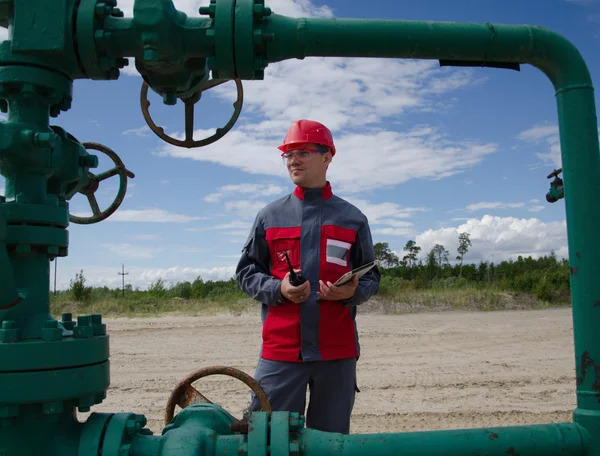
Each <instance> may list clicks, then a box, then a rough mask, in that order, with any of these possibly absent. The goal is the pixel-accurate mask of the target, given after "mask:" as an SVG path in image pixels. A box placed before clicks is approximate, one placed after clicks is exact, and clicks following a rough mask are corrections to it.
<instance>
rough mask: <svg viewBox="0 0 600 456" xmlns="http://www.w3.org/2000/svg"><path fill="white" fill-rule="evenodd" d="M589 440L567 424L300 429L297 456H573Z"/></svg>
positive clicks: (580, 451)
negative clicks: (349, 431)
mask: <svg viewBox="0 0 600 456" xmlns="http://www.w3.org/2000/svg"><path fill="white" fill-rule="evenodd" d="M590 441H591V439H590V436H589V435H588V433H587V432H586V430H585V429H583V428H582V427H581V426H578V425H576V424H572V423H560V424H545V425H537V426H515V427H499V428H490V429H460V430H444V431H427V432H411V433H400V434H370V435H369V434H367V435H361V434H356V435H341V434H331V433H327V432H321V431H315V430H312V429H305V430H303V431H302V432H301V434H300V437H299V438H298V442H299V445H300V451H301V454H305V455H310V456H325V455H331V456H364V455H377V456H387V455H389V456H392V455H393V456H396V455H398V454H402V455H403V456H424V455H427V456H453V455H456V456H464V455H469V454H473V455H475V454H477V455H485V456H507V455H509V456H517V455H519V456H525V455H527V456H536V455H539V456H566V455H569V456H574V455H583V454H585V452H586V451H587V448H588V447H589V445H590Z"/></svg>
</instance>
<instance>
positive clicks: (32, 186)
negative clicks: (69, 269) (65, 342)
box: [0, 91, 51, 339]
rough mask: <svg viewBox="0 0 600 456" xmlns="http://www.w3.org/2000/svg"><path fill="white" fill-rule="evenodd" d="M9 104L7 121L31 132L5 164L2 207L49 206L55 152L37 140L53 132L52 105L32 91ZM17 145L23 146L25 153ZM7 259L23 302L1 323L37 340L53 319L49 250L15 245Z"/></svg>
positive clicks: (1, 317)
mask: <svg viewBox="0 0 600 456" xmlns="http://www.w3.org/2000/svg"><path fill="white" fill-rule="evenodd" d="M8 104H9V111H8V122H9V123H13V124H16V125H19V126H20V127H21V128H22V129H23V130H25V131H26V132H29V133H28V134H22V135H21V137H19V138H18V140H17V142H16V144H13V147H14V148H17V150H13V151H12V152H11V153H12V155H10V154H9V155H7V158H6V160H5V163H4V165H5V167H4V169H3V171H4V175H5V181H6V199H7V202H5V203H4V204H6V205H9V204H37V205H42V204H45V203H46V198H47V178H48V175H49V173H50V171H51V170H50V153H51V149H50V148H49V147H47V146H46V147H42V146H41V145H40V144H37V143H36V137H35V135H36V134H37V133H40V132H41V133H45V132H50V129H49V127H48V125H49V108H48V101H47V100H45V99H44V97H42V96H40V95H38V94H36V93H33V92H32V91H29V92H28V93H15V94H11V95H10V98H9V101H8ZM18 141H21V143H22V147H21V148H19V142H18ZM13 223H14V221H13ZM16 223H17V224H18V221H16ZM12 228H13V229H14V230H15V231H16V230H20V229H21V227H20V226H19V227H17V226H14V227H12ZM25 228H26V227H25V226H24V227H23V229H25ZM38 241H39V240H38ZM0 256H1V253H0ZM8 257H9V264H8V265H7V269H6V270H8V271H10V272H11V273H12V274H13V276H14V282H15V284H16V288H17V290H18V291H19V292H20V293H21V295H22V296H23V300H22V301H21V302H19V303H18V304H17V305H16V306H13V307H10V308H8V309H4V310H2V309H0V321H3V320H12V321H15V322H16V325H17V327H18V328H19V338H21V339H31V338H38V337H40V336H41V329H42V327H43V326H44V323H45V321H46V320H48V319H50V318H51V316H50V297H49V293H48V290H49V287H50V263H49V258H48V254H47V252H46V250H45V249H42V250H37V249H36V246H35V245H16V246H15V245H13V246H12V248H11V249H10V251H9V254H8ZM0 261H2V258H0ZM2 293H4V290H2Z"/></svg>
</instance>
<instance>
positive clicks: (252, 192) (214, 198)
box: [204, 184, 286, 203]
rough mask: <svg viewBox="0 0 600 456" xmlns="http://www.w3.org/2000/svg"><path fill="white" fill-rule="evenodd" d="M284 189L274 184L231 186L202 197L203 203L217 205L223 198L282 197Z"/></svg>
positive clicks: (225, 186)
mask: <svg viewBox="0 0 600 456" xmlns="http://www.w3.org/2000/svg"><path fill="white" fill-rule="evenodd" d="M285 191H286V189H285V188H284V187H282V186H280V185H274V184H233V185H223V186H222V187H219V188H218V189H217V191H216V192H215V193H211V194H209V195H207V196H205V197H204V201H208V202H210V203H217V202H219V201H221V200H223V199H225V198H229V197H231V196H235V197H238V196H240V195H243V196H244V197H246V198H248V197H260V196H279V195H282V194H283V193H284V192H285Z"/></svg>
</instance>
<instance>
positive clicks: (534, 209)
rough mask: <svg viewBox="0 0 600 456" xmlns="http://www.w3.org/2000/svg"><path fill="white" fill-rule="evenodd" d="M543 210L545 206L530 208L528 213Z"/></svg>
mask: <svg viewBox="0 0 600 456" xmlns="http://www.w3.org/2000/svg"><path fill="white" fill-rule="evenodd" d="M544 209H546V206H531V207H530V208H529V212H539V211H543V210H544Z"/></svg>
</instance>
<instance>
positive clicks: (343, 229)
mask: <svg viewBox="0 0 600 456" xmlns="http://www.w3.org/2000/svg"><path fill="white" fill-rule="evenodd" d="M286 252H287V253H288V256H289V258H290V261H291V263H292V266H293V268H294V269H300V270H301V273H302V275H303V276H304V277H306V278H307V279H308V280H309V281H310V296H309V297H308V298H307V299H306V300H305V301H304V302H302V303H300V304H295V303H293V302H291V301H289V300H287V299H286V298H284V297H283V296H282V295H281V286H280V285H281V280H282V279H283V278H284V277H285V275H286V273H287V272H288V271H289V268H288V265H287V261H286V258H285V253H286ZM374 259H375V253H374V249H373V241H372V238H371V231H370V228H369V224H368V220H367V217H366V216H365V215H364V214H363V213H362V212H361V211H359V210H358V209H357V208H356V207H355V206H353V205H352V204H350V203H348V202H347V201H345V200H343V199H341V198H339V197H337V196H335V195H333V194H332V192H331V186H330V184H329V182H328V183H327V185H326V186H325V187H324V188H319V189H305V188H302V187H296V189H295V190H294V192H293V193H292V194H290V195H287V196H285V197H283V198H281V199H279V200H276V201H274V202H272V203H270V204H269V205H267V206H266V207H265V208H264V209H262V210H261V211H260V212H259V213H258V215H257V216H256V219H255V221H254V224H253V226H252V229H251V232H250V236H249V237H248V240H247V241H246V244H245V245H244V249H243V254H242V257H241V259H240V262H239V264H238V266H237V270H236V277H237V280H238V283H239V285H240V287H241V289H242V290H243V291H244V292H245V293H246V294H248V295H249V296H251V297H252V298H253V299H255V300H257V301H259V302H260V303H262V322H263V331H262V340H263V344H262V349H261V356H262V357H263V358H266V359H271V360H276V361H296V362H298V361H306V362H309V361H320V360H335V359H344V358H353V357H358V356H359V355H360V346H359V343H358V332H357V329H356V322H355V318H356V306H357V305H359V304H362V303H364V302H366V301H368V300H369V298H370V297H371V296H373V295H375V294H376V293H377V292H378V291H379V281H380V278H381V276H380V273H379V270H378V269H377V267H374V268H373V269H371V270H370V271H369V272H368V273H367V274H365V275H364V276H363V277H361V279H360V281H359V284H358V287H357V289H356V292H355V294H354V296H353V297H352V298H350V299H348V300H345V301H325V300H317V291H319V280H323V281H324V282H325V283H327V281H329V282H331V283H334V282H335V281H336V280H337V279H338V278H339V277H340V276H341V275H343V274H344V273H346V272H348V271H350V270H352V269H354V268H357V267H359V266H361V265H363V264H366V263H369V262H371V261H373V260H374Z"/></svg>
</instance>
